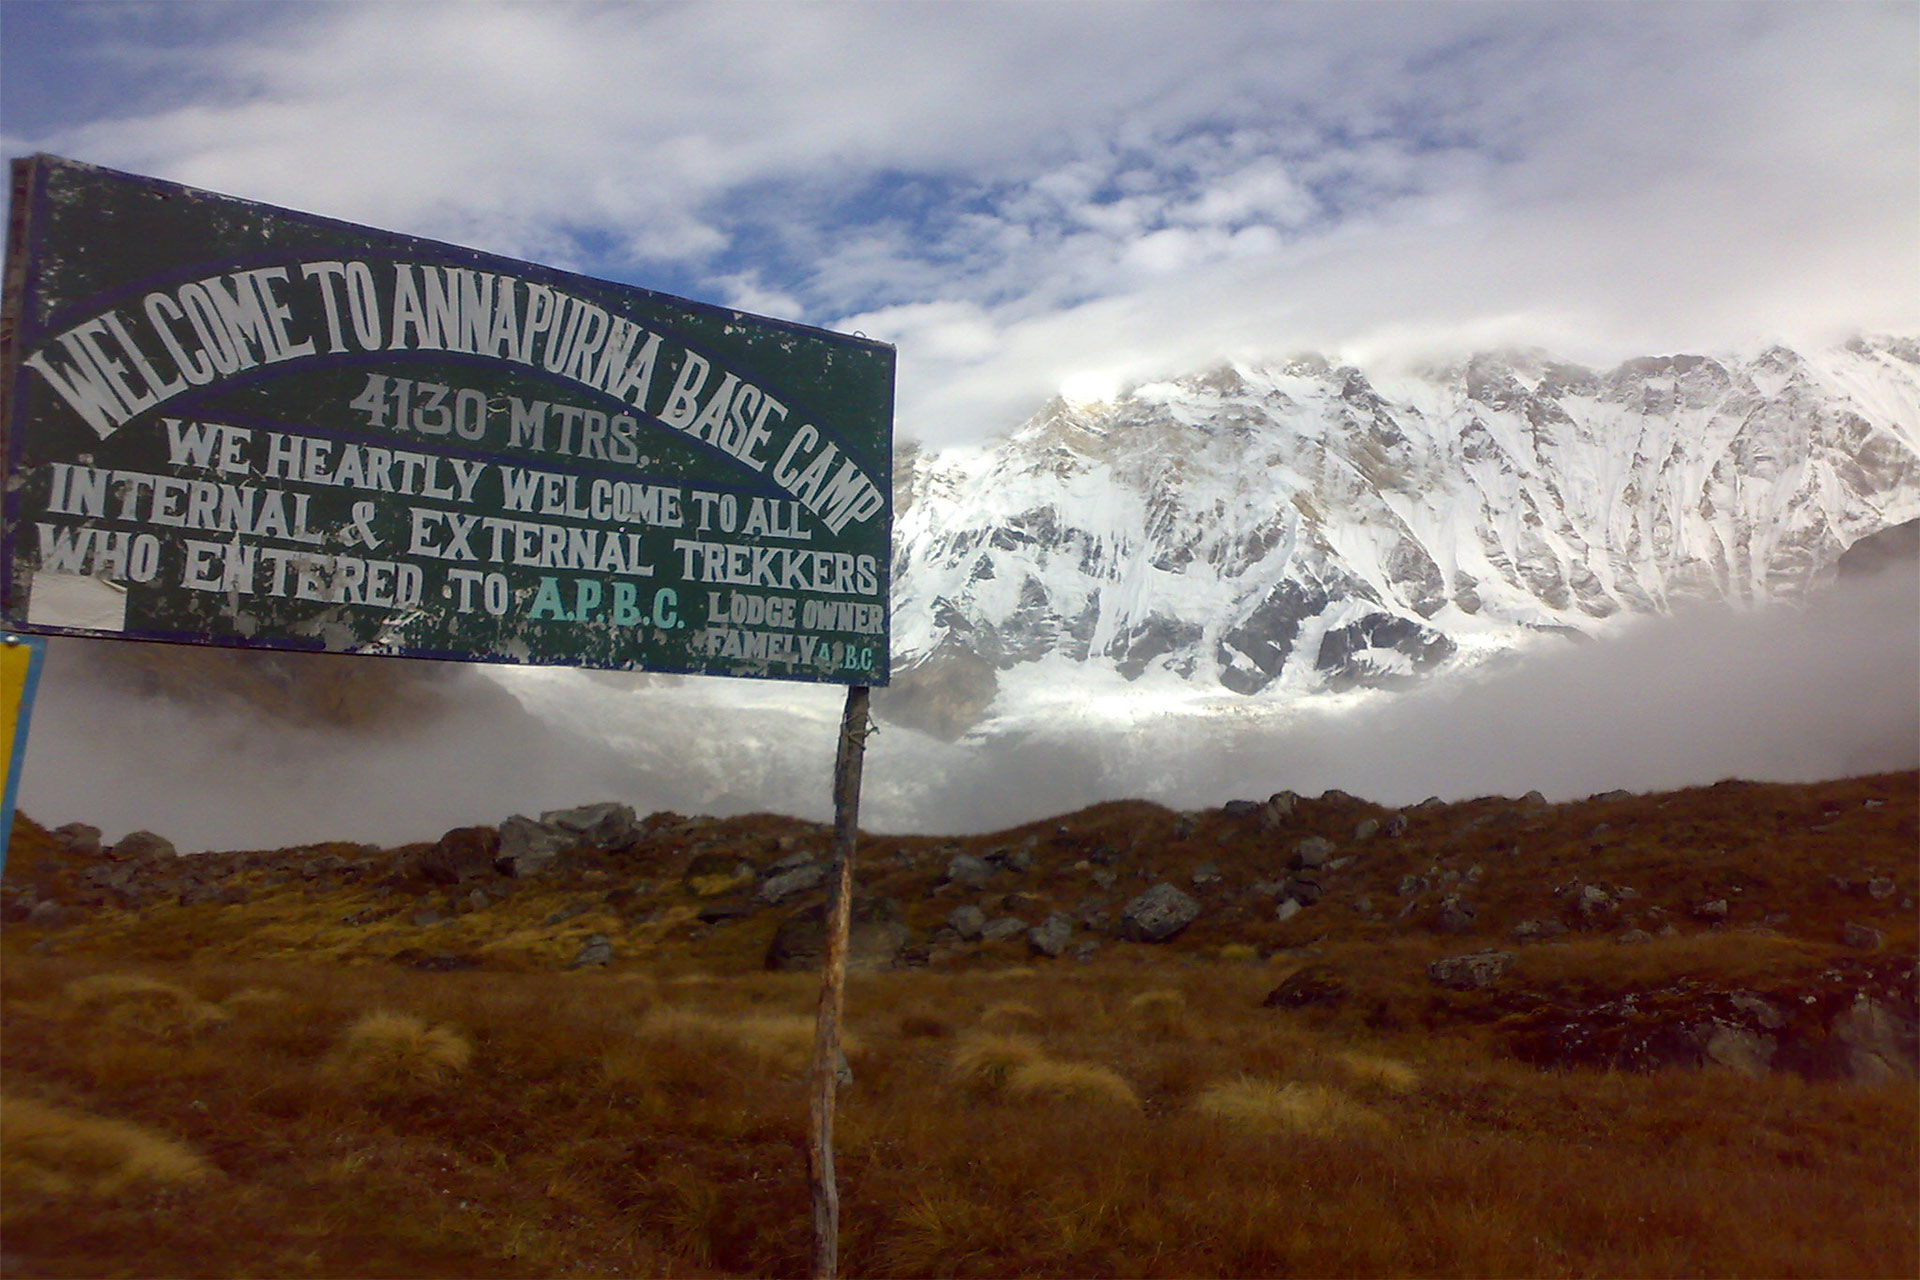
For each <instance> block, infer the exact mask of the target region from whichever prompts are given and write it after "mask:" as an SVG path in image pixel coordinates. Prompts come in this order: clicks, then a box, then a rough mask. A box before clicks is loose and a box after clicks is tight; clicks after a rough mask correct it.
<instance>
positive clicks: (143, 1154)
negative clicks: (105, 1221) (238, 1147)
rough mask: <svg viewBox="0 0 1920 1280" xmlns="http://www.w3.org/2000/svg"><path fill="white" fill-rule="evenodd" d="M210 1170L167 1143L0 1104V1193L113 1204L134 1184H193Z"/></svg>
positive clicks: (61, 1112)
mask: <svg viewBox="0 0 1920 1280" xmlns="http://www.w3.org/2000/svg"><path fill="white" fill-rule="evenodd" d="M211 1173H212V1169H211V1168H210V1167H209V1166H208V1165H207V1163H206V1161H204V1160H202V1159H201V1158H200V1157H199V1156H198V1155H196V1154H194V1152H193V1151H192V1150H191V1149H190V1148H188V1147H186V1146H184V1145H183V1144H181V1143H178V1142H175V1141H173V1140H172V1139H171V1138H163V1137H161V1136H160V1135H159V1134H157V1133H154V1132H153V1131H152V1130H150V1129H143V1128H141V1127H140V1126H139V1125H136V1124H128V1123H127V1122H125V1121H122V1120H109V1119H107V1118H106V1117H104V1116H95V1115H89V1114H87V1113H86V1112H84V1111H70V1110H68V1109H67V1108H65V1107H56V1106H51V1105H49V1104H47V1103H44V1102H35V1101H33V1100H31V1099H28V1098H0V1192H3V1193H4V1198H5V1199H6V1200H8V1201H9V1202H13V1203H17V1202H18V1201H19V1200H20V1199H24V1198H33V1197H62V1196H74V1195H94V1196H110V1195H114V1194H117V1193H118V1192H120V1191H122V1190H125V1189H126V1188H128V1187H130V1186H132V1185H134V1184H136V1183H182V1182H196V1181H199V1180H200V1179H202V1178H206V1177H208V1176H209V1175H210V1174H211Z"/></svg>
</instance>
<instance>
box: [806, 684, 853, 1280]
mask: <svg viewBox="0 0 1920 1280" xmlns="http://www.w3.org/2000/svg"><path fill="white" fill-rule="evenodd" d="M867 697H868V690H867V688H866V687H865V686H864V685H855V686H853V687H852V688H849V689H848V690H847V708H846V711H845V712H844V713H843V714H842V715H841V717H840V749H839V752H838V753H837V754H836V755H835V757H834V762H833V856H834V876H833V880H832V882H831V885H830V887H829V889H828V894H827V945H826V954H825V956H824V957H823V959H822V961H821V971H820V1010H819V1014H818V1017H817V1019H816V1021H815V1023H814V1033H813V1073H812V1077H811V1079H810V1080H809V1081H808V1084H809V1089H810V1101H809V1104H808V1119H809V1121H810V1125H809V1128H810V1133H809V1139H810V1145H809V1147H808V1149H807V1179H808V1183H809V1186H810V1188H811V1190H812V1193H813V1260H812V1265H811V1266H810V1268H809V1269H808V1274H809V1275H810V1276H812V1277H813V1278H814V1280H831V1278H832V1277H833V1276H834V1274H835V1273H836V1272H837V1270H838V1268H839V1263H840V1186H839V1183H838V1182H837V1181H836V1180H835V1177H834V1171H833V1113H834V1100H835V1088H836V1086H837V1085H838V1083H839V1074H840V1013H841V1010H842V1008H843V1007H844V1006H845V1004H846V991H847V936H848V934H849V933H850V932H851V929H852V921H853V846H854V842H855V841H856V840H857V839H858V838H859V834H860V768H861V764H862V762H863V761H864V759H865V756H866V747H867Z"/></svg>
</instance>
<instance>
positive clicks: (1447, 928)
mask: <svg viewBox="0 0 1920 1280" xmlns="http://www.w3.org/2000/svg"><path fill="white" fill-rule="evenodd" d="M1479 917H1480V913H1479V911H1478V910H1477V909H1476V908H1475V907H1474V905H1473V904H1472V903H1471V902H1468V901H1467V900H1466V899H1465V898H1462V897H1460V896H1459V895H1458V894H1452V893H1450V894H1448V895H1447V896H1446V897H1444V898H1442V899H1441V900H1440V909H1439V911H1438V912H1437V913H1436V914H1435V915H1434V924H1435V925H1436V926H1438V927H1439V929H1440V931H1441V932H1442V933H1454V934H1461V933H1472V932H1473V929H1474V925H1475V924H1476V923H1477V922H1478V920H1479Z"/></svg>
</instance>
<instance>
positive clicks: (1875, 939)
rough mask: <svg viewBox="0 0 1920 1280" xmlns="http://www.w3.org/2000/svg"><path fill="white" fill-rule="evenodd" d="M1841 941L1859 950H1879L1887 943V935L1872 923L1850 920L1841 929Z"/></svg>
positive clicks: (1844, 944)
mask: <svg viewBox="0 0 1920 1280" xmlns="http://www.w3.org/2000/svg"><path fill="white" fill-rule="evenodd" d="M1840 942H1841V945H1843V946H1848V947H1853V948H1854V949H1855V950H1858V951H1878V950H1879V949H1880V948H1882V947H1884V946H1886V945H1887V935H1886V934H1884V933H1882V932H1880V930H1878V929H1876V928H1874V927H1873V926H1872V925H1867V924H1860V923H1858V922H1856V921H1853V920H1849V921H1847V924H1846V927H1845V928H1844V929H1842V930H1841V931H1840Z"/></svg>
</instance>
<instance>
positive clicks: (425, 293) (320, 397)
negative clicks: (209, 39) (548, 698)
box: [0, 156, 894, 685]
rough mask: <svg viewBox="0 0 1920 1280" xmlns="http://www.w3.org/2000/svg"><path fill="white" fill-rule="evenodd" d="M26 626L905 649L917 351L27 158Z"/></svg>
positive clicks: (395, 639) (390, 647) (834, 653)
mask: <svg viewBox="0 0 1920 1280" xmlns="http://www.w3.org/2000/svg"><path fill="white" fill-rule="evenodd" d="M12 213H13V216H12V234H11V236H10V243H9V249H8V276H7V280H8V289H7V320H8V325H7V330H8V332H9V333H10V334H11V339H10V341H9V342H8V343H7V346H6V369H5V394H6V397H7V401H6V405H7V412H6V427H5V430H6V450H7V457H8V464H9V479H8V485H7V490H6V495H5V503H6V505H5V526H4V545H3V546H0V556H3V557H4V566H3V572H0V614H3V615H4V619H5V621H6V623H7V625H10V626H15V627H18V628H22V629H26V630H32V631H43V632H55V633H71V634H86V635H116V636H122V637H127V638H133V639H151V640H171V641H188V642H198V643H207V644H222V645H243V646H254V647H266V648H293V649H319V650H327V651H330V652H338V653H369V654H391V655H404V656H415V657H433V658H456V659H463V660H473V661H488V662H519V663H534V664H546V665H567V666H588V667H605V668H613V669H624V670H646V671H669V672H688V673H703V674H713V675H733V676H756V677H769V678H774V679H790V680H808V681H827V682H834V683H843V684H861V685H883V684H885V683H886V682H887V677H888V668H889V664H888V638H889V617H888V586H889V582H888V574H889V569H890V543H891V531H892V509H891V494H892V476H891V469H892V419H893V376H894V351H893V349H892V348H891V347H889V346H887V345H885V344H882V343H875V342H871V341H868V340H866V339H863V338H854V337H847V336H845V335H841V334H834V333H828V332H825V331H823V330H818V329H810V328H806V327H804V326H800V325H795V324H789V323H786V322H782V321H777V320H766V319H761V318H758V317H753V316H747V315H743V314H741V313H740V312H737V311H732V310H728V309H725V308H719V307H711V306H706V305H704V304H701V303H695V302H687V301H684V300H681V299H678V298H671V297H667V296H665V295H662V294H657V293H652V292H649V291H647V290H643V289H635V288H631V287H627V286H621V285H615V284H610V283H607V282H605V281H600V280H593V279H589V278H587V277H584V276H577V275H571V274H568V273H565V272H560V271H554V270H551V269H548V268H545V267H540V266H536V265H533V264H530V263H524V262H516V261H512V260H509V259H504V258H497V257H493V256H490V255H487V254H482V253H478V252H475V251H472V250H468V249H461V248H457V247H455V246H451V245H445V244H440V243H436V242H433V241H427V240H420V239H415V238H413V237H408V236H401V235H397V234H393V233H389V232H384V231H377V230H373V229H371V228H366V227H358V226H353V225H351V224H347V223H342V222H335V221H332V220H328V219H323V218H317V217H313V216H310V215H306V214H300V213H295V212H291V211H288V210H284V209H276V208H272V207H270V206H266V205H260V204H254V203H250V202H247V201H242V200H236V199H233V198H231V197H227V196H220V195H215V194H212V193H210V192H203V191H196V190H194V189H192V188H188V187H181V186H177V185H175V184H172V183H166V182H160V181H157V180H155V179H150V178H142V177H135V176H131V175H127V174H122V173H115V172H113V171H111V170H105V169H99V168H95V167H92V166H89V165H82V164H77V163H74V162H72V161H67V160H60V159H57V158H54V157H51V156H34V157H32V158H30V159H27V160H19V161H15V162H14V208H13V211H12Z"/></svg>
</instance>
